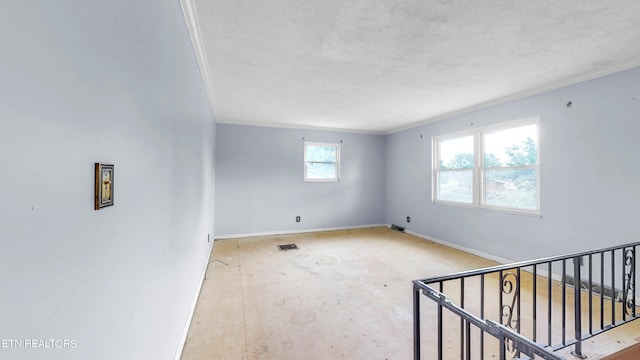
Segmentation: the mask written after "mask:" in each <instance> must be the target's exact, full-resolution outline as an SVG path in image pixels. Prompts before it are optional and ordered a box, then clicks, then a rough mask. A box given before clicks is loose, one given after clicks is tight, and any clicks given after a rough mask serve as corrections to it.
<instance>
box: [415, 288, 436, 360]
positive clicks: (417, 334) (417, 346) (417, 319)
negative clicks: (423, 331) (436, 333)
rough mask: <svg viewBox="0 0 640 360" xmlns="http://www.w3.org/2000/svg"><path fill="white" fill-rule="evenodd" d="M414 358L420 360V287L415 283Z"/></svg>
mask: <svg viewBox="0 0 640 360" xmlns="http://www.w3.org/2000/svg"><path fill="white" fill-rule="evenodd" d="M438 307H440V305H438ZM413 359H414V360H420V288H419V287H418V286H417V285H416V284H413Z"/></svg>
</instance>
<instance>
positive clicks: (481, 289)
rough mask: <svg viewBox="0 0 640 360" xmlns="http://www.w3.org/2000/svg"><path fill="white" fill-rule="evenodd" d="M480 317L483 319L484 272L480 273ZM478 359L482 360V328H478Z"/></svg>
mask: <svg viewBox="0 0 640 360" xmlns="http://www.w3.org/2000/svg"><path fill="white" fill-rule="evenodd" d="M480 318H482V319H484V274H482V275H480ZM480 360H484V330H482V329H480Z"/></svg>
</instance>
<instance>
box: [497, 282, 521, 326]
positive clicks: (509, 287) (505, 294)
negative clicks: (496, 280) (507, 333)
mask: <svg viewBox="0 0 640 360" xmlns="http://www.w3.org/2000/svg"><path fill="white" fill-rule="evenodd" d="M501 282H502V294H501V296H502V299H503V301H502V303H503V305H502V309H501V312H502V325H504V326H506V327H508V328H511V329H514V330H516V331H517V330H518V328H519V326H518V325H519V322H520V314H519V312H518V308H517V307H516V302H517V301H518V296H519V294H520V278H519V277H518V274H517V273H515V272H508V273H505V274H503V275H502V279H501ZM505 298H506V299H507V300H511V301H505ZM505 303H506V304H505Z"/></svg>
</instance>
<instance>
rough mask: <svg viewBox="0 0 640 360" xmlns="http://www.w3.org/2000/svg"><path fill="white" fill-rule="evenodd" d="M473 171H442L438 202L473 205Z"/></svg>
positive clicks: (439, 176) (439, 178) (440, 173)
mask: <svg viewBox="0 0 640 360" xmlns="http://www.w3.org/2000/svg"><path fill="white" fill-rule="evenodd" d="M472 186H473V170H462V171H440V172H439V173H438V200H444V201H456V202H462V203H467V204H471V203H473V190H472Z"/></svg>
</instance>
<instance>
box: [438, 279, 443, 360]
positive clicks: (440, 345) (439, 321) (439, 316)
mask: <svg viewBox="0 0 640 360" xmlns="http://www.w3.org/2000/svg"><path fill="white" fill-rule="evenodd" d="M438 291H440V293H442V281H440V287H439V289H438ZM443 340H444V339H443V338H442V305H440V304H438V360H442V341H443Z"/></svg>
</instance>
